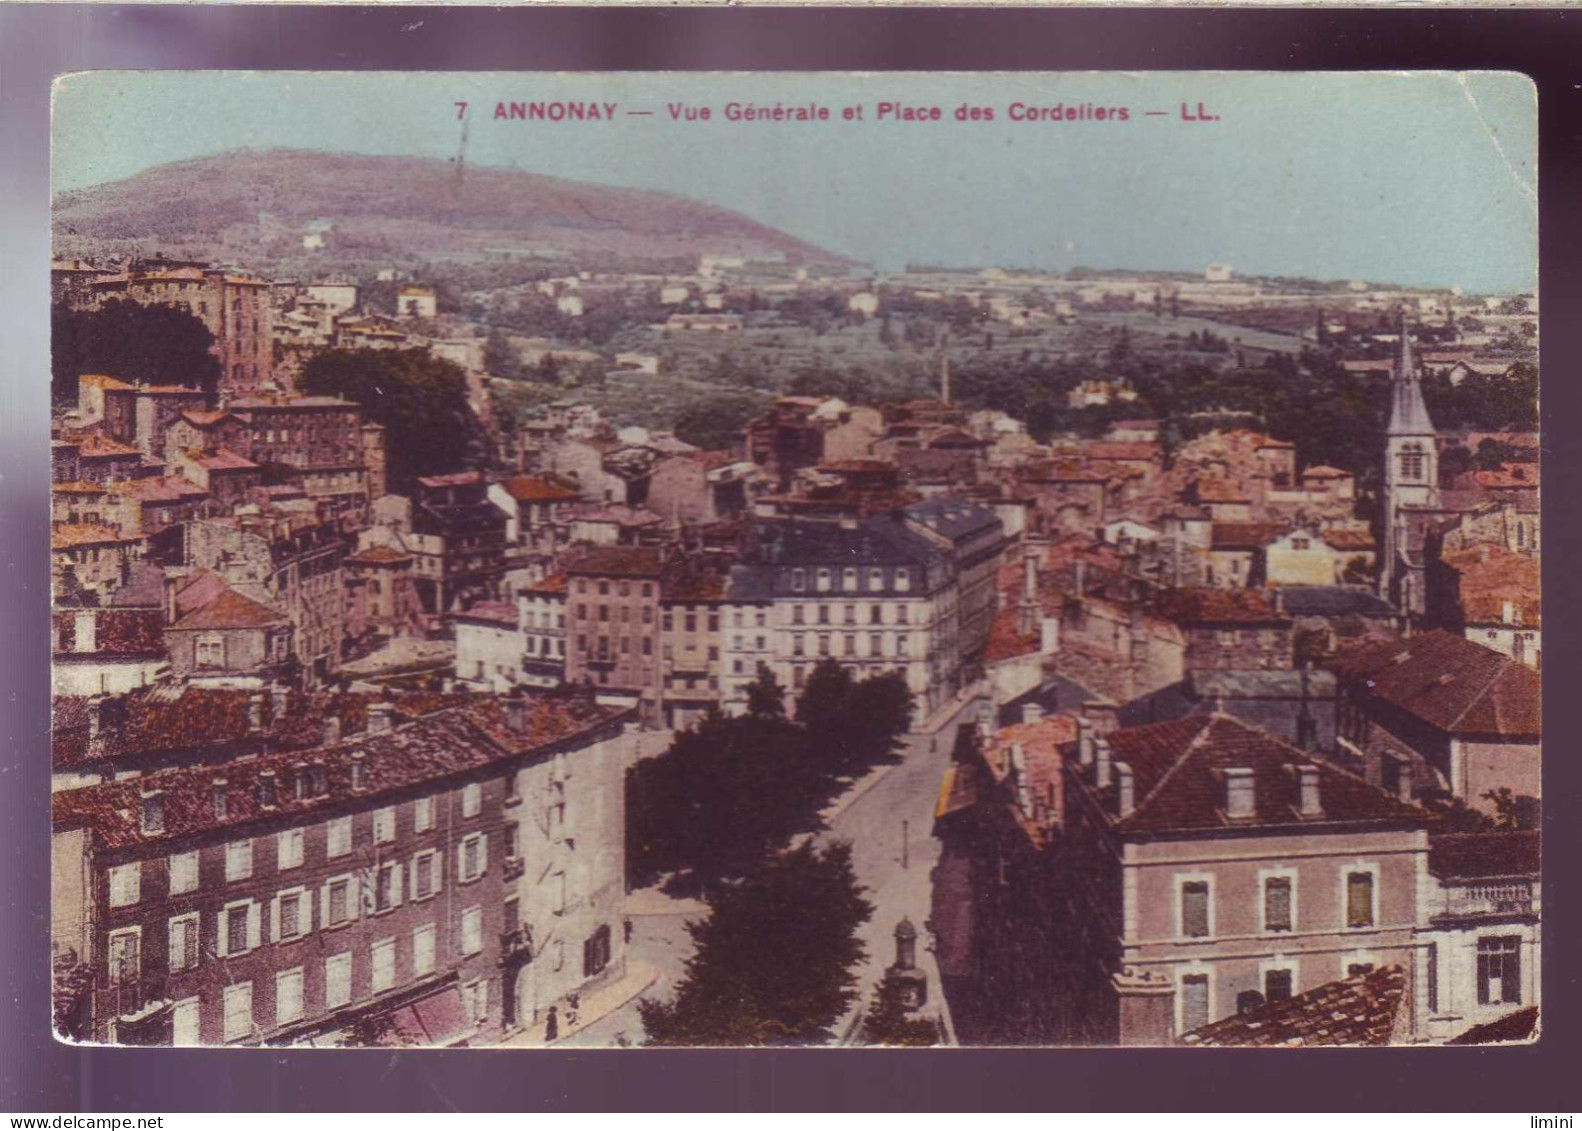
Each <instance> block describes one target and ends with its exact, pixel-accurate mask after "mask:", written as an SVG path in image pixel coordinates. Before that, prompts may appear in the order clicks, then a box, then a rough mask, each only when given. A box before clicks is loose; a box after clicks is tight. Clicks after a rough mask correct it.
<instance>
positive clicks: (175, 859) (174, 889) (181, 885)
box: [171, 853, 198, 895]
mask: <svg viewBox="0 0 1582 1131" xmlns="http://www.w3.org/2000/svg"><path fill="white" fill-rule="evenodd" d="M191 891H198V853H177V854H176V856H172V857H171V895H180V894H184V892H191Z"/></svg>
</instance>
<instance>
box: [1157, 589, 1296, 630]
mask: <svg viewBox="0 0 1582 1131" xmlns="http://www.w3.org/2000/svg"><path fill="white" fill-rule="evenodd" d="M1153 611H1154V612H1155V613H1156V614H1158V615H1159V616H1161V617H1164V618H1165V619H1166V620H1170V621H1174V622H1175V623H1177V624H1186V625H1214V624H1268V625H1282V624H1289V623H1290V618H1289V617H1287V616H1285V615H1284V614H1283V613H1281V612H1279V611H1278V610H1276V609H1275V607H1274V605H1273V603H1271V602H1270V600H1269V598H1268V597H1266V596H1265V595H1264V594H1263V592H1262V591H1261V590H1258V589H1203V588H1182V589H1166V590H1164V591H1163V592H1161V593H1160V594H1159V595H1158V596H1157V597H1156V598H1155V599H1154V610H1153Z"/></svg>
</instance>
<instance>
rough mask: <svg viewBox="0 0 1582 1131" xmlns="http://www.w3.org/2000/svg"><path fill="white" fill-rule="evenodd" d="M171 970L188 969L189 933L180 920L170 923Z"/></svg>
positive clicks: (173, 920)
mask: <svg viewBox="0 0 1582 1131" xmlns="http://www.w3.org/2000/svg"><path fill="white" fill-rule="evenodd" d="M170 968H171V969H172V970H185V969H186V968H187V933H186V927H185V925H184V924H183V921H182V920H180V919H172V920H171V921H170Z"/></svg>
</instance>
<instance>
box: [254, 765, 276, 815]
mask: <svg viewBox="0 0 1582 1131" xmlns="http://www.w3.org/2000/svg"><path fill="white" fill-rule="evenodd" d="M279 801H280V790H279V787H278V785H277V784H276V782H275V771H273V770H264V771H263V772H262V773H260V774H259V775H258V807H259V808H260V809H273V808H274V807H275V806H276V805H277V804H279Z"/></svg>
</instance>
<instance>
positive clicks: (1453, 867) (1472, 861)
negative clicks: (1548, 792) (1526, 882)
mask: <svg viewBox="0 0 1582 1131" xmlns="http://www.w3.org/2000/svg"><path fill="white" fill-rule="evenodd" d="M1539 864H1540V858H1539V835H1538V831H1537V830H1536V829H1530V830H1529V829H1518V830H1512V831H1501V832H1488V833H1446V834H1444V835H1443V836H1436V837H1434V838H1433V839H1432V840H1430V841H1429V842H1428V870H1429V871H1430V872H1432V873H1433V874H1434V875H1436V876H1439V877H1441V878H1443V879H1454V880H1484V879H1494V878H1496V877H1498V878H1505V877H1508V876H1536V875H1538V872H1539Z"/></svg>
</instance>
